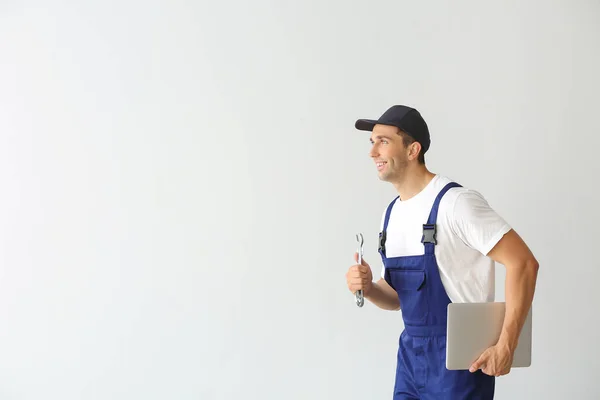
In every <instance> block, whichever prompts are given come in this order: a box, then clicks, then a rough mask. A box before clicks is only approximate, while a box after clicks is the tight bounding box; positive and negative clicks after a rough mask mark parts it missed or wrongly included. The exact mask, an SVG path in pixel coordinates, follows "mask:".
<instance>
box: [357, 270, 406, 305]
mask: <svg viewBox="0 0 600 400" xmlns="http://www.w3.org/2000/svg"><path fill="white" fill-rule="evenodd" d="M365 298H366V299H367V300H369V301H370V302H371V303H373V304H375V305H376V306H377V307H379V308H381V309H384V310H400V300H399V299H398V294H397V293H396V291H395V290H394V289H393V288H392V287H391V286H390V285H389V284H388V283H387V282H386V281H385V279H383V278H381V279H379V280H378V281H377V282H373V283H372V286H371V287H370V288H369V291H368V292H367V294H365Z"/></svg>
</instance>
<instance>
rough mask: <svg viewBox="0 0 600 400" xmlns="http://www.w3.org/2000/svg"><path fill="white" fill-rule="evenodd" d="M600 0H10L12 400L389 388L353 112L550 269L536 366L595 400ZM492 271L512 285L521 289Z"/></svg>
mask: <svg viewBox="0 0 600 400" xmlns="http://www.w3.org/2000/svg"><path fill="white" fill-rule="evenodd" d="M599 17H600V4H599V3H598V2H596V1H591V0H590V1H583V0H580V1H567V0H563V1H554V2H545V1H530V2H526V4H523V2H516V1H512V2H500V1H497V2H477V1H473V0H471V1H465V2H459V3H456V2H441V1H437V2H431V1H429V2H418V3H415V2H413V3H410V4H409V3H408V2H398V1H381V2H358V1H355V2H347V1H341V0H335V1H327V2H320V1H302V2H281V1H270V2H267V1H264V0H263V1H253V2H249V1H241V0H238V1H233V2H216V1H213V2H184V1H169V2H167V1H162V2H158V1H150V2H144V1H135V0H126V1H123V0H121V1H96V2H92V1H88V2H75V1H72V2H67V1H52V2H48V1H39V0H38V1H28V2H27V1H25V2H17V1H4V2H2V3H0V38H1V40H0V152H1V153H0V181H1V182H2V187H3V190H2V196H1V197H0V199H1V200H0V201H1V202H0V223H1V225H0V226H1V229H0V235H1V236H0V244H1V246H2V247H1V249H0V256H1V258H0V398H1V399H3V400H33V399H45V400H51V399H52V400H53V399H57V400H58V399H60V400H71V399H73V400H75V399H77V400H80V399H86V400H87V399H90V400H92V399H93V400H96V399H111V400H121V399H123V400H126V399H127V400H130V399H144V400H151V399H167V398H168V399H178V400H187V399H202V400H209V399H211V400H212V399H215V400H216V399H219V400H221V399H239V398H244V399H261V400H262V399H289V400H292V399H303V400H305V399H367V398H368V399H391V393H392V388H393V377H394V369H395V357H396V346H397V340H398V335H399V334H400V331H401V329H402V323H401V316H400V314H399V313H394V312H386V311H382V310H379V309H377V308H375V307H374V306H372V305H371V304H367V305H365V307H364V308H362V309H359V308H357V307H356V305H355V303H354V299H353V296H352V295H351V294H350V293H349V292H348V291H347V289H346V284H345V278H344V275H345V272H346V270H347V268H348V267H349V266H350V265H351V264H352V262H353V260H352V254H353V251H354V250H355V238H354V235H355V233H357V232H359V231H360V232H363V233H364V235H365V238H366V253H365V258H366V260H367V261H368V262H370V263H371V264H372V265H373V266H374V272H375V274H377V273H378V272H379V270H380V268H381V264H380V259H379V258H378V257H379V256H378V254H377V252H376V237H377V230H378V228H379V222H380V217H381V212H382V211H383V208H384V207H385V206H386V205H387V204H388V202H389V200H391V199H392V198H393V196H395V193H394V192H393V188H392V187H391V186H390V185H387V184H384V183H382V182H380V181H378V179H377V176H376V172H375V169H374V166H373V165H372V162H371V161H370V160H369V157H368V151H369V142H368V134H366V133H364V132H357V131H355V130H354V121H355V120H356V119H357V118H371V117H372V118H376V117H377V116H379V115H380V114H381V113H382V112H383V111H384V110H385V109H386V108H387V107H389V106H390V105H392V104H409V105H412V106H415V107H417V108H418V109H419V110H420V111H421V112H422V113H423V115H424V117H425V118H426V120H427V121H428V123H429V127H430V129H431V134H432V147H431V149H430V151H429V152H428V154H427V162H428V165H429V168H430V169H431V170H433V171H434V172H437V173H441V174H445V175H448V176H450V177H452V178H453V179H455V180H456V181H458V182H459V183H461V184H462V185H464V186H468V187H471V188H473V189H476V190H479V191H480V192H481V193H483V194H484V196H485V197H486V198H487V199H488V201H489V202H490V203H491V205H492V206H493V207H495V208H496V209H497V210H498V211H499V212H500V213H501V214H502V215H503V216H504V217H505V218H506V219H507V220H508V221H509V223H511V224H512V225H513V226H514V227H515V228H516V230H517V231H518V232H519V233H520V234H521V235H522V236H523V237H524V238H525V240H526V241H527V243H528V244H529V245H530V247H531V248H532V250H533V251H534V253H535V255H536V256H537V258H538V260H539V261H540V264H541V267H540V276H539V281H538V289H537V293H536V298H535V302H534V349H533V365H532V366H531V368H528V369H519V370H513V372H511V374H510V375H508V376H505V377H502V378H500V379H498V383H497V397H496V398H497V399H512V400H516V399H565V398H574V399H581V400H583V399H597V398H598V397H599V396H600V389H598V385H597V382H596V380H597V377H598V373H599V370H600V368H599V367H600V362H599V361H598V360H599V359H600V345H599V344H598V341H597V339H596V333H597V331H598V329H599V328H600V313H598V312H597V307H596V305H597V304H599V302H600V291H599V290H598V289H597V287H598V286H597V285H598V281H599V279H600V272H599V270H600V263H599V261H598V258H597V257H596V255H595V253H594V249H595V248H597V246H598V243H597V238H598V234H597V225H598V222H599V219H600V218H599V217H600V215H599V214H600V212H599V211H598V208H597V205H598V201H597V193H598V191H597V183H598V173H599V172H600V171H599V167H598V161H597V159H596V154H597V149H598V146H600V140H599V139H598V134H599V133H600V124H599V123H598V109H599V106H600V102H599V101H598V92H599V91H600V79H599V78H598V71H600V53H599V52H598V49H600V28H599V27H600V24H599V23H598V19H599ZM503 274H504V271H503V267H502V266H499V267H498V280H497V300H499V301H501V300H503V299H504V293H503V284H504V281H503Z"/></svg>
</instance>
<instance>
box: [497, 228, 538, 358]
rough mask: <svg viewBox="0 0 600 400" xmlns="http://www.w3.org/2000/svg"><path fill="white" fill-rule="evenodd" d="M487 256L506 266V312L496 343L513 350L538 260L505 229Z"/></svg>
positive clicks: (522, 320) (534, 278)
mask: <svg viewBox="0 0 600 400" xmlns="http://www.w3.org/2000/svg"><path fill="white" fill-rule="evenodd" d="M488 256H489V257H490V258H492V259H493V260H494V261H496V262H498V263H500V264H502V265H504V266H505V267H506V284H505V302H506V313H505V316H504V325H503V326H502V332H501V334H500V339H499V340H498V345H500V346H506V347H508V349H510V351H511V352H514V350H515V348H516V347H517V344H518V340H519V334H520V332H521V329H522V328H523V324H524V323H525V319H526V317H527V314H528V313H529V309H530V307H531V303H532V301H533V296H534V292H535V285H536V281H537V274H538V268H539V264H538V262H537V260H536V259H535V257H534V256H533V254H532V253H531V250H530V249H529V247H527V245H526V244H525V242H524V241H523V240H522V239H521V237H520V236H519V235H518V234H517V232H515V231H514V230H510V231H509V232H507V233H506V234H505V235H504V237H503V238H502V239H501V240H500V241H499V242H498V243H497V244H496V246H495V247H494V248H493V249H492V250H491V251H490V252H489V253H488Z"/></svg>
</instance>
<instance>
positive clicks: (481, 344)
mask: <svg viewBox="0 0 600 400" xmlns="http://www.w3.org/2000/svg"><path fill="white" fill-rule="evenodd" d="M505 306H506V303H504V302H491V303H450V304H449V305H448V328H447V337H446V340H447V342H446V368H447V369H450V370H463V369H469V368H470V367H471V364H473V362H474V361H476V360H477V359H478V358H479V356H480V355H481V353H483V352H484V351H485V349H487V348H488V347H490V346H493V345H494V344H496V343H497V342H498V338H499V337H500V331H501V330H502V324H503V323H504V310H505ZM532 308H533V307H532ZM530 365H531V309H530V310H529V314H528V315H527V318H526V320H525V323H524V324H523V329H522V330H521V334H520V336H519V343H518V344H517V348H516V349H515V353H514V357H513V364H512V368H519V367H529V366H530Z"/></svg>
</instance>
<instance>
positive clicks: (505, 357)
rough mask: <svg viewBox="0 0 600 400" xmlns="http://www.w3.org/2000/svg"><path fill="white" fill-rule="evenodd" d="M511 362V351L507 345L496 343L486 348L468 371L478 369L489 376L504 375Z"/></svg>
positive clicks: (508, 370) (508, 369)
mask: <svg viewBox="0 0 600 400" xmlns="http://www.w3.org/2000/svg"><path fill="white" fill-rule="evenodd" d="M512 362H513V351H512V350H511V349H510V348H509V347H508V346H507V345H504V344H502V343H498V344H496V345H494V346H492V347H489V348H488V349H486V350H485V351H484V352H483V353H482V354H481V355H480V356H479V358H478V359H477V361H475V362H474V363H473V365H471V368H469V371H471V372H475V371H477V370H478V369H480V370H481V371H482V372H483V373H484V374H486V375H490V376H501V375H506V374H508V373H509V372H510V369H511V366H512Z"/></svg>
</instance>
